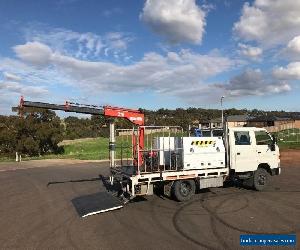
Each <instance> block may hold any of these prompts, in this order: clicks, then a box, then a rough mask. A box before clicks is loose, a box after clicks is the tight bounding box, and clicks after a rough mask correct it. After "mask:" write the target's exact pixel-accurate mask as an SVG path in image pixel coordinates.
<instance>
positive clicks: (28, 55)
mask: <svg viewBox="0 0 300 250" xmlns="http://www.w3.org/2000/svg"><path fill="white" fill-rule="evenodd" d="M14 51H15V53H16V55H17V57H19V58H20V59H22V60H23V61H25V62H29V63H32V64H35V65H39V66H42V65H46V64H48V63H49V62H50V59H51V55H52V51H51V49H50V48H49V47H48V46H46V45H44V44H42V43H39V42H27V43H26V44H23V45H17V46H15V47H14Z"/></svg>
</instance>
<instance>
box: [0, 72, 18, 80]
mask: <svg viewBox="0 0 300 250" xmlns="http://www.w3.org/2000/svg"><path fill="white" fill-rule="evenodd" d="M3 76H4V80H5V81H16V82H19V81H21V77H19V76H17V75H14V74H11V73H8V72H5V71H4V72H3Z"/></svg>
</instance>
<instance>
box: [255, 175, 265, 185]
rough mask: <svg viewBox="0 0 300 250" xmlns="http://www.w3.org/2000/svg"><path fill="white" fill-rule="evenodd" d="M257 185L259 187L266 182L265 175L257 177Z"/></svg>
mask: <svg viewBox="0 0 300 250" xmlns="http://www.w3.org/2000/svg"><path fill="white" fill-rule="evenodd" d="M257 181H258V184H259V185H265V184H266V181H267V176H266V175H265V174H260V175H258V180H257Z"/></svg>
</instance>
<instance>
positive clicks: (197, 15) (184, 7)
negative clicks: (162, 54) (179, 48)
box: [140, 0, 206, 44]
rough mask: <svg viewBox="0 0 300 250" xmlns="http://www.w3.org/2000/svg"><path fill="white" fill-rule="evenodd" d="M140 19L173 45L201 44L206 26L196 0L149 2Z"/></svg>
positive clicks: (154, 0) (202, 12) (203, 14)
mask: <svg viewBox="0 0 300 250" xmlns="http://www.w3.org/2000/svg"><path fill="white" fill-rule="evenodd" d="M140 18H141V19H142V20H143V21H144V22H145V23H146V24H147V25H148V26H149V27H150V28H151V29H152V30H153V31H154V32H156V33H158V34H159V35H161V36H163V37H164V38H165V39H166V40H167V41H169V42H171V43H179V42H191V43H196V44H199V43H201V40H202V36H203V33H204V27H205V25H206V22H205V12H204V11H203V10H202V9H201V8H200V6H198V5H197V4H196V2H195V0H147V1H146V2H145V5H144V8H143V12H142V13H141V14H140Z"/></svg>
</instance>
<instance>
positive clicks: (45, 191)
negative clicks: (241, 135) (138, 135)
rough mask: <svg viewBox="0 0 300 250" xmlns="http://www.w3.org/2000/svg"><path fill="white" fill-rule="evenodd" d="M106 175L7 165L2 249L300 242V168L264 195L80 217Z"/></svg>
mask: <svg viewBox="0 0 300 250" xmlns="http://www.w3.org/2000/svg"><path fill="white" fill-rule="evenodd" d="M107 173H108V167H107V163H101V162H92V163H87V162H76V161H75V162H73V163H72V162H70V161H69V162H66V163H62V161H60V162H59V163H57V162H55V161H48V162H44V163H43V164H42V163H41V162H38V161H37V162H26V163H21V164H17V163H8V164H3V163H2V164H0V197H1V202H0V212H1V216H0V225H1V227H0V246H1V248H2V249H48V248H51V249H84V250H86V249H238V248H239V247H240V246H239V236H240V234H256V233H275V234H288V233H297V238H298V242H299V239H300V238H299V236H300V234H299V233H300V193H299V192H300V181H299V180H300V166H298V167H297V166H290V167H284V168H283V171H282V175H281V176H276V177H274V178H272V184H271V186H270V187H269V188H268V189H267V190H266V191H264V192H255V191H252V190H247V189H243V188H238V187H228V188H212V189H210V190H208V191H204V192H201V193H199V194H197V195H195V197H194V198H193V200H191V201H190V202H187V203H178V202H175V201H173V200H170V199H168V198H161V197H158V196H151V197H147V199H146V200H139V201H138V202H135V203H130V204H128V205H126V206H125V207H124V208H123V209H120V210H116V211H112V212H107V213H105V214H99V215H93V216H89V217H86V218H80V217H79V216H78V214H77V213H76V210H75V209H74V207H73V205H72V202H71V200H72V199H74V198H76V197H80V196H82V195H87V194H92V193H96V192H99V191H101V190H102V191H103V190H104V187H103V184H102V182H101V180H100V178H99V174H102V175H105V174H107ZM298 247H299V243H298ZM285 249H286V248H285Z"/></svg>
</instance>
